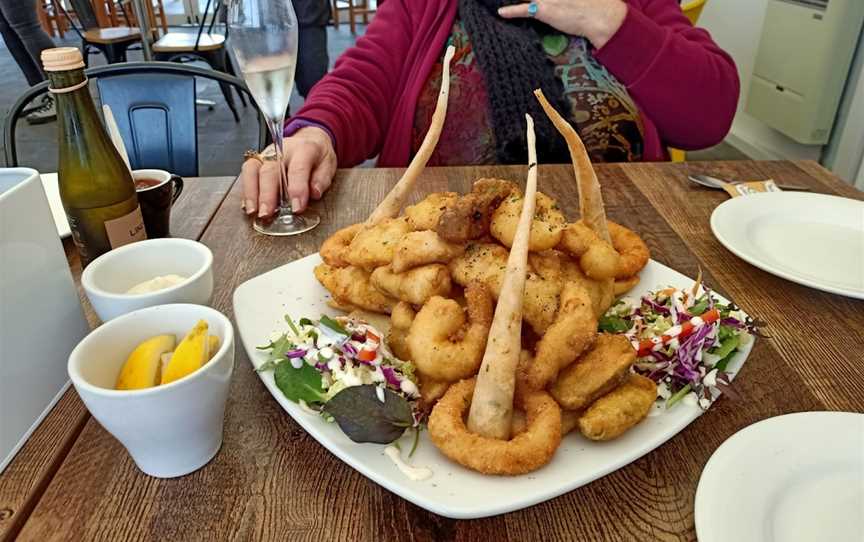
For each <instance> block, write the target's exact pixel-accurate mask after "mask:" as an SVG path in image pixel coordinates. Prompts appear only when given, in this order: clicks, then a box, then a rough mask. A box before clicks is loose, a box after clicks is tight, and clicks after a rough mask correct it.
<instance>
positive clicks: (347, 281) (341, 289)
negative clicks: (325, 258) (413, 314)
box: [315, 263, 396, 314]
mask: <svg viewBox="0 0 864 542" xmlns="http://www.w3.org/2000/svg"><path fill="white" fill-rule="evenodd" d="M369 276H370V273H369V272H368V271H365V270H363V269H360V268H359V267H353V266H349V267H333V266H331V265H328V264H326V263H321V264H319V265H317V266H316V267H315V278H316V279H318V282H320V283H321V285H322V286H324V288H326V289H327V291H329V292H330V295H332V296H333V299H334V300H336V302H337V303H339V305H341V306H348V307H352V308H360V309H365V310H367V311H372V312H380V313H385V314H389V313H390V311H391V310H392V309H393V306H394V305H396V300H395V299H393V298H391V297H388V296H386V295H384V294H382V293H381V292H380V291H378V290H377V289H376V288H375V287H374V286H372V282H371V280H370V278H369Z"/></svg>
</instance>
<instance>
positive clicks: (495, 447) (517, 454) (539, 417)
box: [429, 378, 561, 475]
mask: <svg viewBox="0 0 864 542" xmlns="http://www.w3.org/2000/svg"><path fill="white" fill-rule="evenodd" d="M475 381H476V379H474V378H472V379H470V380H462V381H461V382H458V383H456V384H453V385H452V386H450V389H449V390H447V393H446V394H444V397H442V398H441V399H440V400H439V401H438V404H436V405H435V408H433V409H432V414H431V415H430V416H429V436H430V438H431V439H432V442H433V443H434V444H435V446H437V447H438V449H439V450H441V452H442V453H443V454H444V455H445V456H447V457H449V458H450V459H452V460H453V461H456V462H457V463H459V464H460V465H462V466H464V467H468V468H469V469H473V470H475V471H478V472H481V473H483V474H505V475H515V474H525V473H526V472H531V471H534V470H537V469H539V468H540V467H542V466H543V465H545V464H546V463H548V462H549V461H550V460H551V459H552V456H554V455H555V450H557V449H558V446H559V445H560V444H561V409H560V408H559V407H558V405H557V403H555V401H554V400H553V399H552V398H551V397H550V396H549V394H548V393H546V392H532V393H528V394H526V395H525V396H524V397H521V398H517V403H518V406H520V407H521V408H522V410H524V412H525V414H526V415H527V418H528V420H527V426H526V428H525V430H524V431H523V432H522V433H520V434H518V435H516V436H514V437H513V438H511V439H509V440H499V439H494V438H488V437H483V436H480V435H477V434H474V433H470V432H469V431H468V428H467V427H466V426H465V413H466V412H467V411H468V408H469V407H470V406H471V399H472V397H473V395H474V384H475Z"/></svg>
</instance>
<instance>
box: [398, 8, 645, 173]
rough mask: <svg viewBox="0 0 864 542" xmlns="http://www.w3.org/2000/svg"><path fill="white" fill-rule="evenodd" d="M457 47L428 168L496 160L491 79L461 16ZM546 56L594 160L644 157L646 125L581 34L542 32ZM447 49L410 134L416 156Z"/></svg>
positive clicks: (425, 91) (434, 70)
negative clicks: (488, 83)
mask: <svg viewBox="0 0 864 542" xmlns="http://www.w3.org/2000/svg"><path fill="white" fill-rule="evenodd" d="M448 43H450V44H452V45H453V46H454V47H455V48H456V54H455V56H454V57H453V62H452V64H451V67H450V100H449V103H448V108H447V121H446V122H445V123H444V130H443V131H442V133H441V138H440V140H439V141H438V147H437V148H436V149H435V152H434V153H433V154H432V158H431V159H430V160H429V165H431V166H448V165H452V166H455V165H468V164H494V163H496V161H497V160H496V156H495V134H494V132H493V131H492V114H491V111H490V110H489V100H488V95H487V92H486V84H485V82H484V79H483V74H482V72H481V71H480V66H479V65H478V64H477V63H476V59H475V55H474V52H473V50H472V48H471V41H470V39H469V36H468V33H467V32H465V29H464V28H463V26H462V24H461V22H460V21H459V20H458V19H457V20H456V22H455V23H453V32H452V34H451V37H450V41H449V42H448ZM543 48H544V51H545V52H546V55H547V56H548V57H549V59H550V60H551V61H552V62H553V64H554V65H555V75H556V76H557V77H558V78H559V79H560V80H561V82H562V84H563V86H564V95H565V97H566V98H567V101H568V102H569V103H570V108H571V109H570V114H569V118H570V120H571V121H572V122H574V123H575V124H576V127H577V129H578V130H579V135H580V136H581V137H582V140H583V141H584V143H585V147H586V148H587V149H588V154H589V155H590V156H591V160H592V161H594V162H636V161H639V160H641V159H642V137H643V127H642V121H641V118H640V116H639V111H638V109H637V108H636V104H635V103H634V102H633V99H632V98H631V97H630V95H629V94H628V92H627V89H626V88H625V87H624V85H622V84H621V83H620V82H619V81H618V80H617V79H615V77H614V76H613V75H612V74H610V73H609V72H608V71H607V70H606V68H604V67H603V66H602V65H601V64H600V63H599V62H597V60H595V59H594V57H593V55H592V54H591V49H590V45H589V44H588V41H587V40H585V39H584V38H580V37H575V36H569V37H568V36H564V35H562V34H552V35H548V36H545V37H544V38H543ZM443 58H444V57H443V54H442V56H441V60H439V61H438V62H437V63H436V64H435V66H433V67H432V72H431V74H430V76H429V79H428V80H427V82H426V85H425V86H424V87H423V91H422V92H421V93H420V96H419V98H418V100H417V110H416V112H415V114H414V128H413V130H412V135H411V152H412V155H413V154H415V153H416V152H417V150H418V149H419V148H420V144H421V143H422V142H423V137H424V136H425V135H426V131H427V130H428V128H429V125H430V124H431V122H432V113H433V112H434V111H435V104H436V102H437V100H438V91H439V90H440V88H441V67H442V62H443Z"/></svg>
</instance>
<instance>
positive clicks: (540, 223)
mask: <svg viewBox="0 0 864 542" xmlns="http://www.w3.org/2000/svg"><path fill="white" fill-rule="evenodd" d="M523 202H524V198H521V197H517V196H515V195H511V196H510V197H508V198H506V199H505V200H504V201H502V202H501V205H499V206H498V208H497V209H495V212H494V213H492V223H491V224H490V226H489V231H490V232H491V233H492V236H493V237H494V238H495V239H497V240H498V241H500V242H501V244H503V245H504V246H505V247H507V248H510V247H511V246H513V237H514V236H515V235H516V226H517V225H518V224H519V216H520V215H521V214H522V204H523ZM566 224H567V220H566V219H565V218H564V214H563V213H562V212H561V209H559V208H558V202H557V201H555V200H554V199H552V198H550V197H549V196H547V195H546V194H543V193H542V192H537V204H536V210H535V212H534V219H533V220H532V222H531V234H530V236H529V238H528V250H530V251H531V252H540V251H542V250H548V249H550V248H554V247H555V246H556V245H558V243H559V242H560V241H561V232H562V230H563V229H564V226H565V225H566Z"/></svg>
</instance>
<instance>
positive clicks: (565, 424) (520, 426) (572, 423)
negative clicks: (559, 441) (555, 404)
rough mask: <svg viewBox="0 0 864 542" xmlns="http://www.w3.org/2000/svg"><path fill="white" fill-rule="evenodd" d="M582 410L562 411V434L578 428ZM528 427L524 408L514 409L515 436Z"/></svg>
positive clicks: (512, 430)
mask: <svg viewBox="0 0 864 542" xmlns="http://www.w3.org/2000/svg"><path fill="white" fill-rule="evenodd" d="M580 415H581V412H574V411H572V410H562V411H561V436H562V437H563V436H564V435H567V434H569V433H570V432H571V431H573V430H574V429H576V428H577V427H578V425H579V416H580ZM526 429H528V416H526V415H525V411H524V410H514V411H513V423H512V429H511V434H512V435H513V436H514V437H515V436H516V435H518V434H520V433H524V432H525V430H526Z"/></svg>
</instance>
